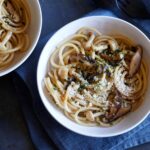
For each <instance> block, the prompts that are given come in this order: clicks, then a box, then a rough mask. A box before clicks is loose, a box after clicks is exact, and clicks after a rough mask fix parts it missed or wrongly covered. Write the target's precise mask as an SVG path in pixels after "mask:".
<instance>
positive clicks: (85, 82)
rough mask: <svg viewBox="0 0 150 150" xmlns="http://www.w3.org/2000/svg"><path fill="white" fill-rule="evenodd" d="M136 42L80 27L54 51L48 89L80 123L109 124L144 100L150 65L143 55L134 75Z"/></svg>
mask: <svg viewBox="0 0 150 150" xmlns="http://www.w3.org/2000/svg"><path fill="white" fill-rule="evenodd" d="M135 48H136V45H135V44H134V43H133V42H132V41H131V40H130V39H128V38H127V37H125V36H122V35H114V36H108V35H102V34H101V33H100V32H99V31H97V30H96V29H93V28H86V27H84V28H81V29H80V30H79V31H77V33H76V34H74V35H73V36H71V37H70V38H69V39H67V40H65V42H64V43H61V44H60V45H59V46H57V48H56V50H55V51H54V52H53V53H52V55H51V57H50V66H49V70H50V72H49V73H48V76H47V77H46V78H45V79H44V82H45V86H46V88H47V91H48V92H49V94H50V95H51V96H52V98H53V99H54V101H55V103H56V104H57V105H58V107H60V108H61V109H62V110H63V111H64V113H65V115H66V116H67V117H68V118H70V119H71V120H74V121H76V122H77V123H79V124H81V125H87V126H97V125H99V126H104V127H109V126H111V125H114V124H117V123H118V122H119V121H120V120H121V119H122V118H123V116H124V115H126V114H127V113H128V112H130V111H132V110H135V109H136V108H137V107H138V106H139V105H140V104H141V101H142V100H143V96H144V93H145V91H146V87H147V76H148V70H147V66H146V63H145V62H144V60H142V63H141V65H140V68H139V70H138V72H137V73H136V74H135V75H134V76H132V77H131V76H129V69H130V63H131V60H132V57H133V56H134V55H135V53H136V52H135V51H134V50H133V49H135Z"/></svg>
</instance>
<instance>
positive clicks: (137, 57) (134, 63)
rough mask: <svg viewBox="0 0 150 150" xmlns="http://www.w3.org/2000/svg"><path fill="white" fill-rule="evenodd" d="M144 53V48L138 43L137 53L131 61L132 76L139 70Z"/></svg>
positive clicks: (130, 71) (130, 74)
mask: <svg viewBox="0 0 150 150" xmlns="http://www.w3.org/2000/svg"><path fill="white" fill-rule="evenodd" d="M142 55H143V49H142V47H141V46H139V45H138V46H137V47H136V53H135V54H134V56H133V57H132V59H131V63H130V67H129V76H130V77H133V76H134V75H135V74H136V73H137V72H138V70H139V68H140V65H141V60H142Z"/></svg>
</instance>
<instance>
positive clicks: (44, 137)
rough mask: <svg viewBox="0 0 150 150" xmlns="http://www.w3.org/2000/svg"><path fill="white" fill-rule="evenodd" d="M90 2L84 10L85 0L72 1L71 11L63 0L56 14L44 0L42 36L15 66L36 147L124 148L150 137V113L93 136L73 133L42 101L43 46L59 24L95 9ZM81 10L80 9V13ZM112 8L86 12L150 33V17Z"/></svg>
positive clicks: (20, 99) (25, 114)
mask: <svg viewBox="0 0 150 150" xmlns="http://www.w3.org/2000/svg"><path fill="white" fill-rule="evenodd" d="M63 2H65V1H63ZM68 2H70V1H68ZM74 2H77V1H74ZM78 2H79V1H78ZM80 2H81V1H80ZM87 2H88V3H89V5H90V6H92V7H91V8H90V7H86V11H83V7H82V6H83V5H84V6H85V4H84V3H83V1H82V2H81V3H82V4H81V3H80V4H79V6H80V7H77V6H76V5H77V3H74V4H72V9H73V11H72V12H69V11H68V9H70V8H65V7H61V5H62V4H60V5H59V7H58V8H57V10H58V9H59V10H60V11H62V13H59V14H58V15H56V14H55V13H54V12H51V9H48V7H50V5H52V7H54V8H55V7H56V6H54V5H55V4H54V3H50V1H48V0H46V1H44V0H41V6H42V10H43V19H44V23H43V30H42V35H41V38H40V40H39V43H38V45H37V47H36V48H35V50H34V52H33V54H32V55H31V56H30V58H29V59H28V60H27V61H26V62H25V63H24V64H23V65H22V66H21V67H20V68H19V69H17V70H16V73H17V74H15V75H14V76H13V81H14V84H15V87H16V91H17V94H18V96H19V101H20V105H21V107H22V111H23V113H24V117H25V120H26V124H27V127H28V129H29V133H30V135H31V138H32V141H33V143H34V145H35V147H36V148H37V149H39V150H49V149H50V150H51V149H57V148H58V149H61V150H71V149H78V150H84V149H87V150H90V149H94V150H99V149H102V150H116V149H117V150H121V149H127V148H130V147H133V146H136V145H139V144H142V143H145V142H149V141H150V129H149V125H150V117H148V118H147V119H146V120H145V121H144V122H143V123H141V124H140V125H139V126H138V127H136V128H135V129H133V130H132V131H130V132H128V133H125V134H123V135H120V136H116V137H115V138H114V137H110V138H91V137H85V136H81V135H79V134H76V133H73V132H71V131H69V130H68V129H66V128H64V127H63V126H61V125H60V124H59V123H57V122H56V121H55V120H54V119H53V118H52V117H51V116H50V114H49V113H48V112H47V111H46V109H45V108H44V106H43V104H42V102H41V99H40V97H39V94H38V90H37V85H36V68H37V62H38V58H39V55H40V53H41V51H42V48H43V46H44V45H45V43H46V42H47V40H48V39H49V38H50V37H51V36H52V34H53V33H54V30H55V29H56V28H59V27H60V26H61V25H63V24H65V23H67V22H68V21H70V20H72V19H75V18H78V17H81V16H82V15H83V14H84V13H85V12H88V10H90V9H93V7H94V6H93V5H94V4H93V3H92V2H91V1H89V0H88V1H87ZM57 5H58V4H57ZM89 5H88V6H89ZM86 6H87V5H86ZM74 7H76V8H78V10H76V9H74ZM57 10H56V11H57ZM64 10H65V11H64ZM79 10H81V11H80V13H79ZM111 10H112V11H108V10H104V9H98V10H96V11H93V12H91V13H89V14H88V15H87V16H91V15H107V16H114V17H120V18H124V19H126V20H128V21H130V22H132V23H134V24H136V25H137V24H138V26H139V27H142V28H143V29H144V31H146V33H147V34H149V33H150V28H149V24H150V20H140V19H139V20H132V19H131V18H128V17H126V16H124V15H123V14H121V12H118V11H116V8H115V9H111ZM56 13H58V12H56ZM72 13H74V14H75V13H76V15H74V16H75V17H73V15H72ZM68 14H69V15H68ZM80 14H81V16H80ZM48 15H54V17H55V19H56V21H55V19H54V17H52V18H53V19H54V20H53V19H51V16H49V17H48ZM55 15H56V16H55ZM58 16H60V18H58ZM55 22H56V23H57V26H54V24H55ZM62 22H63V23H62ZM51 23H52V24H53V27H52V26H51ZM60 24H61V25H60ZM18 75H19V76H20V77H21V79H22V80H23V81H22V80H21V79H20V77H18ZM25 85H26V86H25Z"/></svg>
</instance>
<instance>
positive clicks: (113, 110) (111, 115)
mask: <svg viewBox="0 0 150 150" xmlns="http://www.w3.org/2000/svg"><path fill="white" fill-rule="evenodd" d="M117 111H118V108H117V107H111V108H110V112H109V113H107V114H106V119H108V120H109V121H110V120H113V119H114V116H115V114H116V113H117Z"/></svg>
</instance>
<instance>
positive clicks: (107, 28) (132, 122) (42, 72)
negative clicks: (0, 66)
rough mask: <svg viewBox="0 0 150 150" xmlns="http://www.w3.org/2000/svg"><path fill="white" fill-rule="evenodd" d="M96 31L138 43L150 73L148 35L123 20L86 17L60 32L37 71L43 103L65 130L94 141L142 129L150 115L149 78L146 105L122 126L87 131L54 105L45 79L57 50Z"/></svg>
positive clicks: (50, 44)
mask: <svg viewBox="0 0 150 150" xmlns="http://www.w3.org/2000/svg"><path fill="white" fill-rule="evenodd" d="M84 26H87V27H93V28H96V29H97V30H99V31H100V32H102V33H103V34H106V35H107V34H108V35H109V34H123V35H125V36H127V37H129V38H130V39H131V40H133V41H134V42H135V43H137V44H140V45H142V46H143V49H144V59H145V60H147V63H148V69H150V59H149V58H150V50H149V48H150V41H149V39H148V38H147V37H146V36H145V34H144V33H143V32H142V31H140V30H139V29H138V28H136V27H135V26H133V25H132V24H130V23H128V22H126V21H123V20H121V19H117V18H113V17H107V16H93V17H86V18H82V19H79V20H76V21H73V22H71V23H69V24H67V25H65V26H64V27H63V28H61V29H60V30H58V31H57V32H56V33H55V34H54V35H53V36H52V38H51V39H50V40H49V41H48V42H47V44H46V46H45V47H44V49H43V51H42V53H41V56H40V59H39V63H38V68H37V85H38V90H39V93H40V96H41V99H42V102H43V104H44V106H45V108H46V109H47V111H48V112H49V113H50V114H51V115H52V116H53V117H54V118H55V119H56V120H57V121H58V122H59V123H60V124H62V125H63V126H64V127H66V128H68V129H70V130H72V131H74V132H76V133H79V134H82V135H86V136H91V137H110V136H115V135H119V134H122V133H125V132H127V131H130V130H131V129H133V128H135V127H136V126H137V125H139V124H140V123H141V122H142V121H143V120H144V119H145V118H146V117H147V116H148V114H149V112H150V100H149V97H150V76H148V81H147V82H148V89H147V92H146V95H145V99H144V102H143V103H142V105H141V106H140V107H139V108H138V109H137V110H136V111H134V112H131V113H130V114H128V115H127V116H126V117H125V118H124V119H123V120H122V121H121V122H120V123H118V124H117V125H115V126H112V127H109V128H103V127H87V126H82V125H79V124H77V123H75V122H73V121H71V120H70V119H68V118H67V117H66V116H65V115H64V114H63V112H62V111H61V110H60V109H59V108H58V107H57V106H56V105H55V104H54V102H53V100H52V99H51V97H50V96H49V94H48V93H47V91H46V89H45V88H44V87H45V86H44V83H43V79H44V78H45V76H46V75H47V72H48V62H49V58H50V55H51V54H52V52H53V51H54V49H55V48H56V46H57V45H58V44H59V43H60V42H61V41H62V40H63V39H65V38H67V37H68V36H70V35H72V34H74V33H75V32H76V31H77V30H78V29H80V28H81V27H84Z"/></svg>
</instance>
